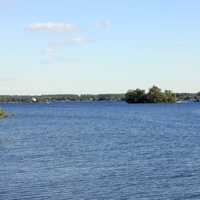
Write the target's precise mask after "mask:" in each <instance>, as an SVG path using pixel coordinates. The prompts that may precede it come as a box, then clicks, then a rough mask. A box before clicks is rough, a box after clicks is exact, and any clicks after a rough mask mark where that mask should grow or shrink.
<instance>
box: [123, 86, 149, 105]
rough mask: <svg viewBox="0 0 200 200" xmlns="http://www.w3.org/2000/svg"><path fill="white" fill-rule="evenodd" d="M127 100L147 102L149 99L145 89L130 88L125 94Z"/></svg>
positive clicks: (130, 101)
mask: <svg viewBox="0 0 200 200" xmlns="http://www.w3.org/2000/svg"><path fill="white" fill-rule="evenodd" d="M125 100H126V101H127V102H128V103H145V102H146V101H147V97H146V94H145V90H140V89H136V90H129V91H128V92H127V93H126V95H125Z"/></svg>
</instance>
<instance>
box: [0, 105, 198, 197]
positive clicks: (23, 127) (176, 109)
mask: <svg viewBox="0 0 200 200" xmlns="http://www.w3.org/2000/svg"><path fill="white" fill-rule="evenodd" d="M1 107H4V108H5V109H7V110H8V111H9V112H10V113H15V116H11V117H9V118H7V119H4V120H1V121H0V200H25V199H26V200H47V199H50V200H129V199H130V200H140V199H141V200H162V199H163V200H185V199H186V200H187V199H196V200H199V199H200V104H170V105H162V104H160V105H151V104H148V105H145V104H141V105H128V104H126V103H105V102H99V103H54V104H4V105H1Z"/></svg>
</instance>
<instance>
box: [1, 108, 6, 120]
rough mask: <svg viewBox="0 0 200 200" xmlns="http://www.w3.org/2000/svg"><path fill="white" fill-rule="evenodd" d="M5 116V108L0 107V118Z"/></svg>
mask: <svg viewBox="0 0 200 200" xmlns="http://www.w3.org/2000/svg"><path fill="white" fill-rule="evenodd" d="M5 117H7V114H6V112H5V110H3V109H1V108H0V119H3V118H5Z"/></svg>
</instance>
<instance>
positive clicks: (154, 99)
mask: <svg viewBox="0 0 200 200" xmlns="http://www.w3.org/2000/svg"><path fill="white" fill-rule="evenodd" d="M176 100H177V99H176V94H175V93H173V92H172V91H171V90H165V91H164V92H162V90H161V89H160V88H159V87H157V86H153V87H152V88H150V89H149V91H148V92H147V93H146V92H145V90H142V89H136V90H129V91H128V92H127V93H126V94H125V101H126V102H127V103H175V102H176Z"/></svg>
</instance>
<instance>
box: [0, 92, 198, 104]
mask: <svg viewBox="0 0 200 200" xmlns="http://www.w3.org/2000/svg"><path fill="white" fill-rule="evenodd" d="M176 97H177V100H176V102H177V103H181V102H200V95H199V94H195V93H176ZM105 101H108V102H112V101H114V102H116V101H118V102H120V101H125V93H124V94H121V93H120V94H94V95H93V94H82V95H76V94H49V95H0V103H1V104H3V103H53V102H105Z"/></svg>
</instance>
